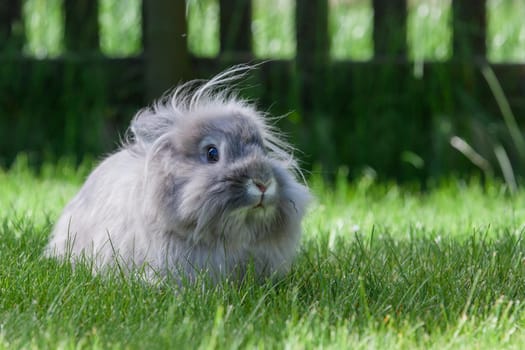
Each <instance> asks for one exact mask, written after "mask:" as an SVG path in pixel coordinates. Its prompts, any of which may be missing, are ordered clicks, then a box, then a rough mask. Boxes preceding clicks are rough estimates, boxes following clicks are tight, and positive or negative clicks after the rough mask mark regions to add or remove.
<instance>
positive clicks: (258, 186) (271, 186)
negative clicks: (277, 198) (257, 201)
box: [248, 179, 276, 196]
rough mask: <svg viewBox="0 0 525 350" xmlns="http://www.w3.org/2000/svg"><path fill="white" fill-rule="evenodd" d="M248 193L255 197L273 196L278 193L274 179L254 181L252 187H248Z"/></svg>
mask: <svg viewBox="0 0 525 350" xmlns="http://www.w3.org/2000/svg"><path fill="white" fill-rule="evenodd" d="M248 192H250V193H252V194H253V195H266V196H273V195H274V194H275V192H276V185H275V180H274V179H268V180H266V181H262V180H259V179H252V181H251V184H250V186H249V187H248Z"/></svg>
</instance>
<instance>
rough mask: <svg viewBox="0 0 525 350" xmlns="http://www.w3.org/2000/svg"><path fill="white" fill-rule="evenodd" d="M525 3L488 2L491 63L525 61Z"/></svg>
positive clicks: (497, 0) (521, 1)
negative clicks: (524, 17) (524, 19)
mask: <svg viewBox="0 0 525 350" xmlns="http://www.w3.org/2000/svg"><path fill="white" fill-rule="evenodd" d="M524 15H525V1H523V0H488V1H487V16H488V19H487V22H488V29H487V31H488V33H487V51H488V57H489V59H490V60H491V61H515V62H524V61H525V24H524V21H523V16H524Z"/></svg>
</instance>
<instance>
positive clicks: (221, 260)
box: [45, 66, 310, 280]
mask: <svg viewBox="0 0 525 350" xmlns="http://www.w3.org/2000/svg"><path fill="white" fill-rule="evenodd" d="M249 70H250V67H246V66H237V67H233V68H231V69H230V70H227V71H225V72H223V73H221V74H219V75H217V76H216V77H214V78H212V79H211V80H210V81H207V82H195V81H194V82H190V83H186V84H184V85H182V86H179V87H178V88H176V89H175V90H174V91H173V92H171V93H170V94H167V95H166V96H164V98H162V99H161V100H159V101H158V102H156V103H155V104H154V105H153V106H152V107H149V108H145V109H143V110H141V111H139V112H138V113H137V114H136V116H135V117H134V118H133V120H132V122H131V126H130V128H129V130H128V135H127V138H126V140H125V141H124V142H123V145H122V146H121V147H120V149H119V150H118V151H116V152H115V153H113V154H112V155H109V156H108V157H107V158H106V159H104V160H103V161H102V162H101V163H100V164H99V165H98V166H97V167H96V168H95V169H94V170H93V172H92V173H91V174H90V175H89V177H88V178H87V180H86V181H85V183H84V185H83V186H82V188H81V189H80V191H79V192H78V193H77V194H76V196H75V197H74V198H73V199H72V200H71V202H70V203H69V204H67V206H66V207H65V209H64V210H63V213H62V214H61V216H60V218H59V219H58V222H57V223H56V225H55V227H54V229H53V232H52V236H51V239H50V242H49V244H48V245H47V247H46V251H45V254H46V255H47V256H51V257H57V258H61V259H64V260H67V259H69V260H71V261H72V262H73V263H74V262H75V261H76V260H77V259H78V258H80V257H83V258H88V259H90V261H92V262H93V266H94V269H95V271H100V270H101V269H103V268H105V267H110V266H116V264H118V265H119V266H123V267H125V268H126V269H127V270H132V269H136V268H139V267H145V268H146V271H147V274H148V275H150V276H153V275H155V276H163V277H166V276H168V275H171V276H174V277H175V278H177V279H180V278H182V277H185V278H190V279H193V278H194V277H195V276H196V275H197V274H198V273H202V272H203V271H204V273H206V274H208V275H209V276H210V277H212V279H213V280H217V279H219V278H222V277H225V276H230V277H233V275H234V274H236V276H240V277H242V276H243V274H244V273H245V272H246V268H247V266H253V267H254V271H255V273H256V274H257V276H260V277H267V276H271V275H274V274H277V275H282V274H285V273H286V272H287V271H288V270H289V268H290V264H291V262H292V259H293V257H294V255H295V253H296V249H297V246H298V242H299V238H300V236H301V220H302V217H303V215H304V213H305V209H306V206H307V203H308V202H309V200H310V194H309V191H308V189H307V187H306V186H305V185H304V184H303V183H304V181H300V180H299V179H301V178H302V177H301V175H300V171H299V169H298V166H297V163H296V161H295V159H294V158H293V156H292V151H293V149H292V148H291V147H290V146H289V145H288V144H287V143H286V142H285V141H283V139H282V138H281V137H280V135H279V133H278V131H277V130H276V129H274V128H273V127H272V126H270V125H269V124H268V122H267V119H268V118H266V116H265V115H264V114H263V113H261V112H259V111H257V110H256V109H255V107H254V106H253V105H252V104H251V103H248V102H247V101H244V100H242V99H240V98H239V97H237V96H236V95H235V93H234V92H232V89H231V86H230V85H232V83H233V82H234V81H236V80H237V79H239V78H240V77H242V76H243V75H245V74H246V72H247V71H249ZM250 264H253V265H250Z"/></svg>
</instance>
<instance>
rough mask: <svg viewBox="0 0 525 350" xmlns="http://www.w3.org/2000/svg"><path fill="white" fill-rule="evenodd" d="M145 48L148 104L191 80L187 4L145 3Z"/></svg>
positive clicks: (169, 1)
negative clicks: (179, 84)
mask: <svg viewBox="0 0 525 350" xmlns="http://www.w3.org/2000/svg"><path fill="white" fill-rule="evenodd" d="M142 6H143V16H142V18H143V19H142V23H143V45H144V58H145V62H144V64H145V67H144V70H145V77H144V78H145V85H146V98H147V100H148V101H151V100H152V99H155V98H158V97H160V96H161V95H162V94H163V93H164V92H166V90H168V89H170V88H172V87H174V86H175V85H176V84H177V83H179V82H181V81H184V80H187V79H189V78H191V69H190V68H191V67H190V56H189V53H188V45H187V40H186V38H187V25H186V4H185V1H181V0H176V1H175V0H154V1H153V0H143V2H142Z"/></svg>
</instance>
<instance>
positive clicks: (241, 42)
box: [219, 0, 252, 59]
mask: <svg viewBox="0 0 525 350" xmlns="http://www.w3.org/2000/svg"><path fill="white" fill-rule="evenodd" d="M219 6H220V11H219V13H220V43H221V55H223V56H224V55H226V56H227V55H239V56H241V57H245V58H248V59H249V57H251V53H252V1H251V0H220V1H219Z"/></svg>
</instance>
